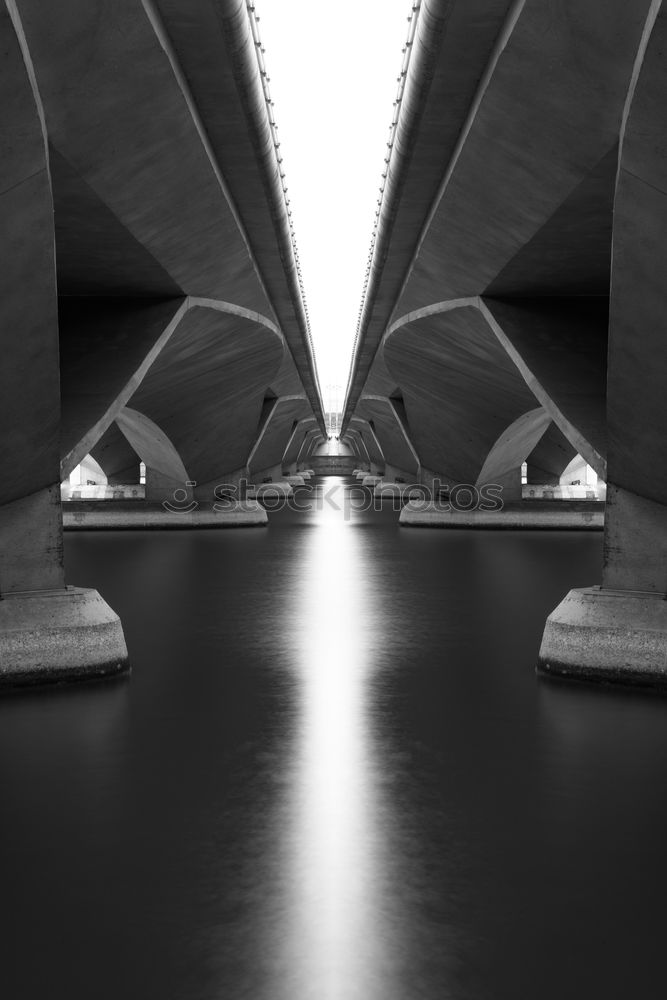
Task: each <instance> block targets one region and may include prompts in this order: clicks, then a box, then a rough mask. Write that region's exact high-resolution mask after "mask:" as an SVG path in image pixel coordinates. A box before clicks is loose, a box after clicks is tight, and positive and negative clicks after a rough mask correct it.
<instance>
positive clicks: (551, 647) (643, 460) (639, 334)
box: [538, 4, 667, 687]
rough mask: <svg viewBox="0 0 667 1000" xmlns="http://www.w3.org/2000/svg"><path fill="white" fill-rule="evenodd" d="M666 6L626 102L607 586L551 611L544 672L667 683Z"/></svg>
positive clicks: (614, 311)
mask: <svg viewBox="0 0 667 1000" xmlns="http://www.w3.org/2000/svg"><path fill="white" fill-rule="evenodd" d="M666 44H667V10H665V9H664V7H663V6H662V5H661V4H653V5H652V8H651V11H650V13H649V16H648V18H647V21H646V26H645V29H644V35H643V38H642V43H641V45H640V46H639V51H638V55H637V59H636V62H635V67H634V73H633V76H632V81H631V84H630V88H629V93H628V97H627V101H626V105H625V109H624V116H623V128H622V134H621V146H620V155H619V171H618V182H617V187H616V195H615V200H614V231H613V247H612V251H613V252H612V280H611V309H610V325H609V357H608V378H607V426H608V438H609V449H608V469H609V476H608V490H607V517H606V523H605V545H604V561H603V572H602V586H601V588H599V589H598V588H591V589H587V590H574V591H571V592H570V593H569V594H568V595H567V597H566V598H565V600H564V601H563V602H562V603H561V604H560V605H559V607H558V608H556V610H555V611H554V612H553V613H552V614H551V615H550V616H549V618H548V620H547V624H546V628H545V632H544V638H543V641H542V647H541V650H540V655H539V667H538V669H541V670H543V671H545V672H548V673H552V674H558V675H564V676H569V677H575V678H583V679H588V680H607V681H617V682H621V683H632V684H643V685H652V686H661V687H665V686H667V469H666V468H665V461H664V440H663V435H664V431H665V427H667V401H666V399H665V391H664V386H665V379H666V378H667V355H666V353H665V349H664V317H665V313H666V310H667V290H666V289H665V286H664V282H661V281H660V280H658V278H657V274H656V261H660V260H664V256H665V236H664V234H665V226H666V225H667V195H665V194H664V176H665V168H666V166H667V159H666V157H665V149H666V148H667V127H666V126H665V120H664V110H663V109H664V102H665V99H666V98H667V68H665V62H664V51H665V45H666Z"/></svg>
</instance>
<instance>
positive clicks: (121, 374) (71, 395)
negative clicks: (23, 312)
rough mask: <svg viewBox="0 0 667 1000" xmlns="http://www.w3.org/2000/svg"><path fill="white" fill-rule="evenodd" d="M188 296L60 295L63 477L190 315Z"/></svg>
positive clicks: (90, 449)
mask: <svg viewBox="0 0 667 1000" xmlns="http://www.w3.org/2000/svg"><path fill="white" fill-rule="evenodd" d="M188 308H189V300H187V299H186V300H183V299H169V300H166V301H155V300H145V299H131V300H124V299H104V298H103V299H99V298H67V299H61V300H60V308H59V314H60V358H61V360H60V385H61V395H62V420H61V434H60V441H61V456H62V458H61V466H60V475H61V479H66V478H67V476H69V474H70V473H71V472H72V470H73V469H74V468H75V467H76V466H77V465H78V464H79V462H81V460H82V459H83V457H84V455H87V454H88V453H89V452H92V450H93V448H94V447H95V445H96V444H97V442H98V441H99V439H100V438H101V437H102V435H103V434H104V433H105V432H106V430H107V428H109V427H110V426H111V424H112V423H113V421H114V420H115V419H116V417H117V415H118V414H119V413H120V411H121V410H122V408H123V407H124V406H125V405H126V404H127V403H128V402H129V400H130V399H131V398H132V395H133V394H134V392H135V391H136V389H137V388H138V387H139V385H140V384H141V382H142V381H143V379H144V378H145V377H146V374H147V372H148V371H149V370H150V368H151V366H152V365H153V364H154V363H155V360H156V358H157V357H158V356H159V354H160V352H161V351H162V350H163V348H164V346H165V344H167V343H168V341H169V340H170V339H171V337H172V335H173V333H174V331H175V330H176V329H177V327H178V325H179V323H180V322H181V321H182V319H183V317H184V316H185V315H186V313H187V311H188Z"/></svg>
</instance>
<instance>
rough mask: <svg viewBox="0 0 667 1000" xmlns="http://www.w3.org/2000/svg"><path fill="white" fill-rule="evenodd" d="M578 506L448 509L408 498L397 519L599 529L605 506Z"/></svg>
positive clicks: (422, 523) (416, 523)
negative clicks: (496, 509) (498, 509)
mask: <svg viewBox="0 0 667 1000" xmlns="http://www.w3.org/2000/svg"><path fill="white" fill-rule="evenodd" d="M599 508H600V509H595V506H594V505H593V506H591V505H587V506H585V507H580V506H578V505H570V504H567V503H566V502H564V501H559V502H558V504H557V505H556V506H552V505H548V504H547V503H546V502H540V503H539V504H537V503H536V504H521V505H511V504H508V505H506V506H505V507H504V508H503V509H502V510H500V511H492V510H487V511H485V510H479V509H478V510H470V511H465V510H447V509H446V505H444V504H441V503H440V504H439V503H434V502H433V501H423V500H410V501H408V503H407V504H406V505H405V507H403V509H402V511H401V514H400V517H399V522H400V524H405V525H409V526H411V527H415V528H498V529H509V530H512V529H517V528H519V529H548V530H558V531H580V530H581V531H590V530H598V531H601V530H602V529H603V528H604V506H603V505H602V504H600V505H599Z"/></svg>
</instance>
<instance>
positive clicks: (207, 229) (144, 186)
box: [0, 0, 325, 681]
mask: <svg viewBox="0 0 667 1000" xmlns="http://www.w3.org/2000/svg"><path fill="white" fill-rule="evenodd" d="M251 8H252V5H247V4H246V2H245V0H121V2H119V3H111V4H110V3H106V2H102V0H63V2H62V3H57V4H44V3H42V2H41V0H3V2H2V3H1V4H0V38H1V39H2V50H3V62H2V67H1V68H0V74H1V77H0V87H1V90H2V102H1V104H0V117H1V119H2V121H1V128H0V131H1V133H2V136H3V149H2V162H1V165H0V171H1V187H0V192H1V193H0V216H1V218H2V241H3V249H4V251H5V252H4V258H3V260H4V263H3V268H2V274H1V275H0V283H1V285H2V296H1V297H0V310H2V333H1V336H2V347H3V357H4V359H5V363H4V364H3V366H2V370H1V372H0V409H1V415H2V424H3V432H2V436H1V437H0V460H1V467H2V469H3V472H4V475H3V480H2V483H1V484H0V546H1V561H0V596H1V597H2V601H1V602H0V630H2V631H1V637H0V653H1V661H2V667H1V672H0V677H1V678H4V679H10V680H12V681H16V680H19V681H20V680H26V679H32V678H33V677H35V676H43V675H45V674H49V675H50V676H63V675H65V674H76V675H78V674H80V673H82V672H85V671H86V670H88V669H91V670H94V671H97V672H100V673H101V672H107V671H111V670H116V669H120V668H122V667H123V666H124V665H125V663H126V659H127V653H126V650H125V645H124V640H123V636H122V630H121V627H120V624H119V623H118V620H117V619H116V618H115V616H114V615H113V613H112V612H110V610H109V609H108V608H107V607H106V605H104V602H102V601H101V599H100V598H99V597H98V596H97V595H94V594H86V593H83V594H82V593H80V592H76V591H72V590H71V589H67V588H66V586H65V577H64V570H63V559H62V515H61V509H60V490H59V484H60V482H61V481H62V480H63V479H64V478H66V477H67V476H68V475H69V473H70V472H71V470H72V469H73V468H74V467H75V466H76V465H77V464H78V462H80V461H81V459H82V458H83V457H84V456H85V455H86V454H88V453H91V454H93V456H94V457H95V458H96V459H97V460H98V461H99V463H100V465H101V466H102V468H103V469H104V471H105V473H106V474H107V476H108V477H109V479H110V481H112V482H113V481H114V480H115V481H119V480H120V479H126V481H127V478H128V477H130V479H129V481H130V482H131V481H138V469H139V461H140V460H142V461H143V462H144V463H145V464H146V467H147V473H146V488H147V495H148V497H149V498H151V499H154V500H162V499H165V498H170V497H172V496H173V495H174V494H176V496H177V498H179V500H180V499H182V500H183V501H184V506H187V505H188V504H189V503H190V502H191V501H192V502H196V503H197V504H199V505H200V506H201V505H211V504H213V503H214V501H215V499H216V497H215V490H216V487H218V486H219V485H220V484H229V485H234V484H236V483H237V482H238V481H239V480H240V479H241V478H242V477H243V476H248V477H249V478H250V479H255V480H258V481H259V482H261V481H262V480H264V479H269V478H272V479H273V478H276V477H277V478H280V476H281V475H282V466H283V457H284V455H285V452H286V450H288V451H289V464H290V465H291V466H293V467H294V469H295V466H296V453H297V452H298V449H299V448H300V447H301V444H302V443H303V441H304V440H305V438H306V435H307V433H308V431H309V429H310V428H311V427H312V428H313V429H316V430H317V433H318V434H319V435H320V436H322V435H323V434H324V432H325V431H324V416H323V412H322V406H321V401H320V394H319V389H318V384H317V374H316V370H315V364H314V358H313V352H312V346H311V340H310V332H309V327H308V318H307V312H306V308H305V304H304V300H303V295H302V289H301V282H300V274H299V268H298V258H297V255H296V251H295V246H294V238H293V233H292V230H291V223H290V210H289V206H288V203H287V200H286V198H285V190H284V184H283V177H284V173H283V169H282V157H281V154H280V149H279V143H278V141H277V136H276V132H275V123H274V122H273V117H272V111H271V106H270V104H269V103H267V94H266V82H265V72H264V70H263V67H262V62H261V47H260V43H259V41H258V38H257V31H256V22H255V20H254V15H253V13H252V9H251ZM258 52H259V57H258ZM293 471H294V470H293ZM193 498H194V499H193ZM222 516H224V515H222ZM102 636H104V642H103V643H101V637H102ZM100 643H101V646H103V650H102V652H100V648H98V647H100Z"/></svg>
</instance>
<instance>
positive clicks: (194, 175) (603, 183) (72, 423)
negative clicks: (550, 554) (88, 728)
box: [0, 0, 667, 684]
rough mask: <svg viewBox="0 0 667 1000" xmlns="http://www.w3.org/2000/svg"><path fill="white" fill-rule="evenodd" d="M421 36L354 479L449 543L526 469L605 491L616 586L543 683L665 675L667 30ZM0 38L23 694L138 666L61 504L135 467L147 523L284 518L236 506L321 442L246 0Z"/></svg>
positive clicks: (7, 577) (487, 16)
mask: <svg viewBox="0 0 667 1000" xmlns="http://www.w3.org/2000/svg"><path fill="white" fill-rule="evenodd" d="M413 13H414V14H415V15H416V16H414V17H413V16H411V17H410V18H409V20H410V22H411V29H410V31H411V35H410V38H409V40H408V45H407V47H406V50H405V51H406V53H407V55H406V60H405V68H404V71H403V72H402V74H401V77H400V78H399V79H400V80H401V81H402V82H401V85H400V87H401V89H400V97H399V99H398V100H397V102H396V111H395V119H394V122H393V126H392V133H391V139H390V142H389V144H388V147H387V153H386V156H385V169H384V172H383V185H382V196H381V198H380V201H379V207H378V210H377V215H376V226H375V229H374V233H373V241H372V247H371V253H370V256H369V264H368V270H367V274H366V281H365V286H364V294H363V301H362V304H361V311H360V319H359V326H358V329H357V336H356V341H355V348H354V353H353V358H352V365H351V370H350V377H349V384H348V387H347V393H346V399H345V404H344V413H343V416H342V427H341V433H340V441H339V442H337V443H336V447H337V448H338V447H340V450H339V451H338V454H337V456H336V457H337V458H341V459H342V458H344V459H345V461H346V462H350V463H351V464H355V465H356V466H357V467H358V469H359V470H362V471H363V472H364V473H369V474H370V475H371V477H380V476H381V477H384V480H385V481H387V482H389V483H390V484H391V485H393V486H395V487H399V486H402V485H403V484H419V485H421V486H423V487H424V488H425V489H426V490H428V491H431V496H432V498H433V499H432V500H431V501H430V502H431V504H432V507H433V509H431V510H430V511H429V516H430V517H431V522H430V523H433V519H434V518H435V521H438V522H439V523H440V524H442V525H445V524H447V523H448V521H451V519H450V518H449V513H450V512H449V511H448V510H447V508H446V505H445V506H444V507H442V508H441V507H439V506H438V504H437V502H436V501H438V498H439V497H441V496H447V495H449V494H450V493H451V491H452V490H453V488H454V487H455V486H457V485H459V486H461V485H462V486H465V487H466V488H467V489H468V492H469V493H470V495H471V496H473V495H481V494H482V492H483V491H484V490H488V488H490V487H494V488H495V489H496V490H497V491H500V493H499V495H501V496H502V497H503V498H504V501H505V502H517V503H520V501H521V497H522V478H521V476H522V473H521V470H522V468H524V469H527V474H528V477H529V481H530V482H531V483H534V484H545V485H549V484H556V483H558V482H559V479H560V477H561V476H562V475H563V473H564V470H565V469H566V468H567V467H568V466H570V464H571V462H572V461H573V459H575V458H576V456H581V459H582V460H583V461H585V462H586V463H587V464H588V465H590V466H591V467H592V469H593V470H594V471H595V473H596V474H597V476H599V477H600V479H601V480H603V481H604V483H606V484H607V503H606V512H605V546H604V564H603V566H602V567H601V585H600V586H594V587H590V588H588V589H583V590H579V591H572V592H571V593H570V594H569V595H568V596H567V597H566V598H565V600H564V601H563V603H562V604H561V605H560V606H559V608H557V609H556V611H554V613H553V614H552V615H551V617H550V618H549V620H548V622H547V626H546V630H545V633H544V640H543V644H542V649H541V652H540V656H539V662H540V665H541V668H542V669H543V670H544V671H547V672H550V673H553V674H557V675H559V676H563V675H565V676H575V677H584V678H587V679H591V678H594V679H602V680H626V681H627V680H629V681H636V682H639V683H646V684H655V683H662V684H664V683H665V680H666V678H667V659H666V657H667V653H666V648H667V643H666V633H667V620H666V614H667V600H666V595H667V576H666V569H665V567H666V566H667V462H665V454H664V448H665V430H666V429H667V403H666V400H667V393H666V392H665V382H666V376H667V352H666V351H665V345H664V341H665V338H664V334H663V324H664V317H665V315H666V314H667V285H666V284H665V282H664V280H663V276H662V269H663V263H664V261H665V257H666V255H667V242H666V239H665V233H666V232H667V195H665V193H664V192H665V190H667V186H666V181H665V177H666V176H667V153H666V150H667V124H666V120H665V116H664V108H665V106H666V105H667V69H666V68H665V63H664V58H663V55H662V54H663V52H664V48H665V45H666V44H667V7H663V3H662V0H635V2H633V3H627V2H626V0H605V2H602V0H594V2H587V3H581V2H575V0H566V2H563V0H419V2H417V3H415V4H414V5H413ZM0 38H1V40H2V47H3V54H4V58H3V62H2V66H1V67H0V87H1V88H2V95H3V101H2V103H1V105H0V120H1V121H0V132H1V134H2V143H3V147H2V159H1V161H0V216H1V218H2V245H3V247H4V249H5V263H4V267H3V269H2V273H1V274H0V284H1V286H2V296H1V297H0V311H1V313H2V324H1V327H0V336H1V337H2V349H3V357H4V359H5V364H4V365H3V367H2V369H0V418H1V419H2V426H3V430H2V434H1V435H0V461H1V463H2V469H3V470H4V472H5V475H4V476H3V479H2V482H1V483H0V552H1V558H0V631H1V634H2V638H1V639H0V649H1V650H2V653H3V656H2V664H3V665H2V668H1V671H2V675H3V676H4V678H5V680H9V681H10V682H12V683H13V682H14V681H16V679H17V678H18V679H19V680H22V681H24V682H25V681H31V680H34V679H43V678H44V677H50V678H52V679H60V678H65V677H77V676H80V675H86V676H88V675H89V674H90V673H93V674H104V673H108V672H114V671H118V670H121V669H123V668H124V667H125V666H126V665H127V651H126V648H125V642H124V638H123V633H122V628H121V625H120V622H119V620H118V618H117V617H116V616H115V615H114V613H113V612H112V611H111V610H110V609H109V608H108V607H107V606H106V604H105V603H104V601H102V599H101V598H100V597H99V595H97V594H96V593H95V592H94V591H84V590H76V589H72V588H68V587H67V585H66V581H65V574H64V569H63V558H62V524H63V520H62V509H61V493H60V484H61V482H63V481H64V480H66V479H67V477H68V476H69V475H70V473H71V472H72V470H73V469H74V468H75V467H77V466H78V465H79V463H81V461H82V460H83V459H84V458H85V457H86V456H88V455H91V456H92V457H93V458H94V459H95V460H96V461H97V462H98V463H99V465H100V467H101V468H102V470H103V471H104V473H105V475H106V476H107V478H108V480H109V482H110V483H112V484H114V483H123V482H124V483H138V480H139V474H140V472H139V470H140V464H143V465H144V466H145V469H146V483H145V486H146V502H147V503H149V504H150V503H153V504H155V505H157V506H159V505H160V504H163V503H167V504H168V503H169V502H170V500H171V499H172V498H174V499H177V500H178V503H179V504H183V505H184V507H187V508H188V509H190V507H191V506H193V505H194V506H196V507H202V508H207V507H210V508H212V509H215V507H216V500H218V499H219V498H220V496H221V495H224V497H225V499H226V502H227V505H228V506H227V511H228V513H229V514H230V516H231V514H232V513H233V515H234V520H233V522H231V521H230V522H229V523H234V524H237V523H239V522H240V521H242V520H243V518H244V517H246V515H247V516H248V518H249V519H250V521H251V522H252V519H253V518H256V517H257V512H258V509H259V508H258V507H257V504H256V502H255V501H254V500H252V499H251V500H247V499H245V495H244V496H243V498H242V499H240V500H238V501H237V500H235V499H231V500H230V499H229V498H230V496H231V497H233V496H234V491H236V490H238V491H239V496H241V494H243V488H242V484H243V483H246V484H247V483H251V482H252V481H254V482H255V483H260V484H267V483H269V482H270V481H274V483H275V480H282V479H283V478H284V477H290V476H293V475H294V474H296V473H298V472H299V471H300V470H306V469H308V468H309V467H310V466H311V465H312V464H313V463H316V462H317V461H318V460H320V461H321V460H322V459H323V457H324V456H323V455H322V454H321V452H322V449H323V445H324V443H325V442H326V441H327V438H328V436H329V435H328V433H327V426H326V421H325V414H324V412H323V406H322V401H321V397H320V390H319V385H318V375H317V370H316V366H315V359H314V353H313V347H312V341H311V333H310V328H309V320H308V312H307V308H306V304H305V299H304V293H303V287H302V280H301V273H300V267H299V263H298V254H297V251H296V248H295V238H294V233H293V230H292V226H291V213H290V209H289V202H288V200H287V198H286V194H285V187H284V172H283V169H282V154H281V150H280V143H279V142H278V139H277V134H276V128H275V121H274V119H273V110H272V104H271V101H270V100H269V99H268V95H267V91H266V82H265V77H266V73H265V70H264V68H263V64H262V61H261V56H260V54H259V53H260V52H261V44H260V43H259V41H258V36H257V26H256V19H255V15H254V5H253V4H251V3H246V0H187V2H185V0H123V2H120V3H113V4H110V3H106V2H104V0H62V2H61V3H58V4H50V5H49V4H44V3H43V2H42V0H1V2H0ZM275 485H276V486H278V485H280V484H277V483H276V484H275ZM282 485H284V486H285V488H289V483H287V482H285V483H284V484H282ZM410 506H411V505H410V504H408V507H410ZM436 508H437V509H436ZM406 509H407V508H406ZM262 515H263V516H265V513H264V512H263V511H262ZM401 517H403V515H401ZM497 517H498V518H499V519H502V517H503V511H499V512H498V514H497ZM224 520H225V513H224V511H223V512H222V514H221V515H220V523H223V522H224ZM252 523H254V522H252ZM451 523H454V522H451ZM498 523H501V522H500V521H499V522H498ZM591 582H592V583H593V581H591ZM536 658H537V651H536Z"/></svg>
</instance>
